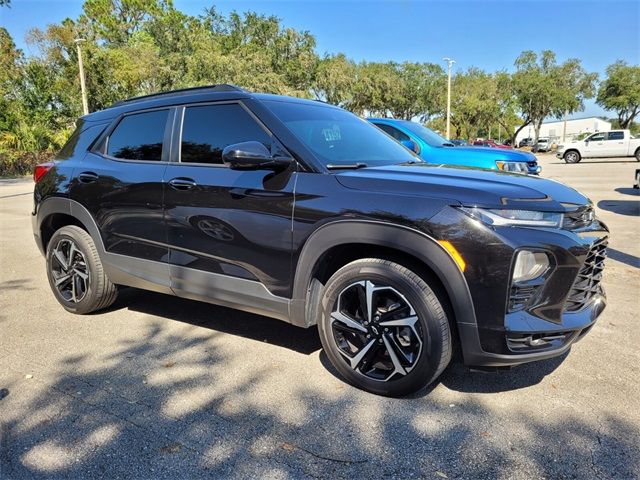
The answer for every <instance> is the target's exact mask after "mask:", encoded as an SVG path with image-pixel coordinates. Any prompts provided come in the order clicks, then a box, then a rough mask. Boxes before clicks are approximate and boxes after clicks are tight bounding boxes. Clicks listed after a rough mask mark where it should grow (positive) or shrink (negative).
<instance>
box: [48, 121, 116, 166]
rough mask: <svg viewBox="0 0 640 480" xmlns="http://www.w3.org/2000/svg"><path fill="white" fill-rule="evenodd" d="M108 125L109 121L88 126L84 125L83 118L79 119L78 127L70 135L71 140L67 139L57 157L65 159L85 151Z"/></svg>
mask: <svg viewBox="0 0 640 480" xmlns="http://www.w3.org/2000/svg"><path fill="white" fill-rule="evenodd" d="M107 125H108V123H104V124H101V125H92V126H89V127H87V126H86V125H84V121H83V120H82V119H80V120H78V128H76V130H75V132H73V135H71V137H69V140H67V143H65V144H64V147H62V149H61V150H60V151H59V152H58V155H56V158H58V159H60V160H63V159H67V158H71V157H73V156H74V155H79V154H81V153H82V152H85V151H86V150H87V149H88V148H89V145H90V144H91V142H93V141H94V140H95V139H96V138H97V137H98V136H99V135H100V134H101V133H102V131H103V130H104V129H105V128H106V127H107ZM83 129H84V130H83Z"/></svg>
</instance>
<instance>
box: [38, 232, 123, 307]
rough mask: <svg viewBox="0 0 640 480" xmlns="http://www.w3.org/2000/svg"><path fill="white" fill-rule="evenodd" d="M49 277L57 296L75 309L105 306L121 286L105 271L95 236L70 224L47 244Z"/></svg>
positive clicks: (60, 301)
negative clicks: (118, 286)
mask: <svg viewBox="0 0 640 480" xmlns="http://www.w3.org/2000/svg"><path fill="white" fill-rule="evenodd" d="M46 259H47V277H48V278H49V285H50V286H51V290H52V291H53V294H54V296H55V297H56V300H58V302H59V303H60V305H62V306H63V307H64V308H65V310H67V311H69V312H71V313H77V314H85V313H91V312H95V311H97V310H102V309H104V308H107V307H109V306H110V305H111V304H113V302H115V300H116V298H117V296H118V288H117V286H116V285H114V284H113V283H111V281H110V280H109V278H108V277H107V275H106V274H105V272H104V268H103V267H102V262H101V261H100V256H99V255H98V250H97V249H96V246H95V243H94V242H93V239H92V238H91V236H90V235H89V234H88V233H87V232H86V231H84V230H83V229H82V228H80V227H77V226H75V225H68V226H66V227H62V228H61V229H59V230H58V231H56V232H55V233H54V234H53V236H52V237H51V240H50V241H49V244H48V246H47V255H46Z"/></svg>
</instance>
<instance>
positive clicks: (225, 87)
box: [111, 83, 246, 107]
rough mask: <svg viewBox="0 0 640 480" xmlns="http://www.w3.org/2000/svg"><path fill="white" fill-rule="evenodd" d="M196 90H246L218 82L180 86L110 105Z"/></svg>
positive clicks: (117, 105) (194, 91)
mask: <svg viewBox="0 0 640 480" xmlns="http://www.w3.org/2000/svg"><path fill="white" fill-rule="evenodd" d="M198 92H246V90H245V89H243V88H240V87H237V86H235V85H229V84H227V83H220V84H218V85H205V86H202V87H189V88H181V89H178V90H169V91H167V92H158V93H151V94H149V95H141V96H139V97H131V98H127V99H125V100H120V101H119V102H116V103H114V104H113V105H111V107H119V106H121V105H126V104H128V103H134V102H139V101H142V100H147V99H151V98H160V97H164V96H170V95H186V94H189V93H198Z"/></svg>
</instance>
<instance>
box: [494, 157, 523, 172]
mask: <svg viewBox="0 0 640 480" xmlns="http://www.w3.org/2000/svg"><path fill="white" fill-rule="evenodd" d="M496 166H497V167H498V170H502V171H503V172H514V173H527V172H528V171H529V168H528V166H527V162H504V161H502V160H496Z"/></svg>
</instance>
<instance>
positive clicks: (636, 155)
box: [634, 148, 640, 162]
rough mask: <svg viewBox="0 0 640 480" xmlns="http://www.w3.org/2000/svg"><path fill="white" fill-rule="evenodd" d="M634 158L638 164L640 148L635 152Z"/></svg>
mask: <svg viewBox="0 0 640 480" xmlns="http://www.w3.org/2000/svg"><path fill="white" fill-rule="evenodd" d="M634 156H635V157H636V161H638V162H640V148H638V149H637V150H636V153H635V155H634Z"/></svg>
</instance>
